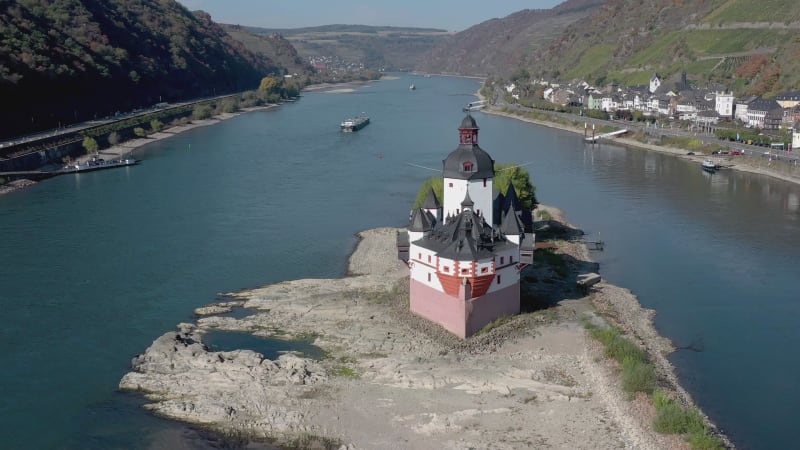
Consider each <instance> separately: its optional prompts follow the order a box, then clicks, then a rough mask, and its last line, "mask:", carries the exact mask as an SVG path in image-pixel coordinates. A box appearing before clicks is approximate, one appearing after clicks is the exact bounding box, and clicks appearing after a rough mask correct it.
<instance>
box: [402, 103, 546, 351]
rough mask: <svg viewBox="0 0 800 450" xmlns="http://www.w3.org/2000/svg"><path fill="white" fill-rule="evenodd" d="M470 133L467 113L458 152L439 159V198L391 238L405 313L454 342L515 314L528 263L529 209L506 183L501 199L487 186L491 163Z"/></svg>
mask: <svg viewBox="0 0 800 450" xmlns="http://www.w3.org/2000/svg"><path fill="white" fill-rule="evenodd" d="M478 129H479V128H478V125H477V124H476V122H475V119H474V118H473V117H472V116H471V115H470V114H469V112H467V116H466V117H465V118H464V119H463V120H462V122H461V126H460V127H459V129H458V132H459V144H458V148H456V149H455V150H453V151H452V152H451V153H450V154H449V155H448V156H447V158H445V159H444V161H443V170H442V177H443V178H444V193H443V197H444V198H442V200H441V203H440V202H439V199H437V198H436V194H435V193H434V192H433V190H432V189H431V190H430V191H429V192H428V194H427V198H426V199H425V202H424V203H423V205H422V206H421V207H419V208H416V209H414V210H413V211H412V212H411V218H410V222H409V225H408V230H407V232H400V233H398V240H397V248H398V257H399V258H400V259H401V260H403V261H404V262H405V263H406V265H408V268H409V277H410V280H409V282H410V308H411V312H413V313H414V314H416V315H418V316H420V317H423V318H425V319H427V320H430V321H431V322H434V323H437V324H439V325H441V326H442V327H444V328H445V329H446V330H448V331H449V332H451V333H453V334H455V335H456V336H459V337H461V338H466V337H468V336H470V335H472V334H475V333H476V332H477V331H478V330H480V329H481V328H483V327H484V326H485V325H486V324H488V323H489V322H492V321H493V320H495V319H497V318H499V317H502V316H509V315H512V314H517V313H519V311H520V272H521V271H522V269H523V268H525V266H527V265H529V264H531V263H532V262H533V249H534V235H533V233H531V232H526V229H528V230H530V228H531V220H530V217H531V214H530V211H524V210H523V209H522V207H521V203H520V201H519V198H518V197H517V194H516V191H515V190H514V187H513V185H510V186H509V188H508V191H507V192H506V195H502V194H501V193H500V192H499V191H498V190H497V189H495V187H494V185H493V181H494V176H495V170H494V160H493V159H492V158H491V156H489V154H488V153H487V152H486V151H484V150H483V149H481V148H480V146H478ZM526 224H527V225H526Z"/></svg>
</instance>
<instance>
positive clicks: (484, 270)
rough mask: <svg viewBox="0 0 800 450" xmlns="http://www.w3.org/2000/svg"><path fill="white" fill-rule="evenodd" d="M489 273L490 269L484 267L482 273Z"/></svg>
mask: <svg viewBox="0 0 800 450" xmlns="http://www.w3.org/2000/svg"><path fill="white" fill-rule="evenodd" d="M488 271H489V268H488V267H484V268H483V269H481V273H486V272H488Z"/></svg>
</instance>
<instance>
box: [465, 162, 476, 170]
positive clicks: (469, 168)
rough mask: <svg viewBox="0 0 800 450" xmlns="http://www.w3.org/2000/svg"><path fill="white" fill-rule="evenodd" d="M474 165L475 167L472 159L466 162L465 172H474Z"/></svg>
mask: <svg viewBox="0 0 800 450" xmlns="http://www.w3.org/2000/svg"><path fill="white" fill-rule="evenodd" d="M473 167H474V164H472V161H466V162H464V172H472V168H473Z"/></svg>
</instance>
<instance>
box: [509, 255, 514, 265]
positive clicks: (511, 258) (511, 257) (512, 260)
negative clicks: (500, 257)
mask: <svg viewBox="0 0 800 450" xmlns="http://www.w3.org/2000/svg"><path fill="white" fill-rule="evenodd" d="M508 263H509V264H513V263H514V256H513V255H512V256H509V257H508Z"/></svg>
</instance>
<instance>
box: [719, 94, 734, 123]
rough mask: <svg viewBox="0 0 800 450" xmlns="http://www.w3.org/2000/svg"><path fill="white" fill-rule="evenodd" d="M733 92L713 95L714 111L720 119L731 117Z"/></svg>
mask: <svg viewBox="0 0 800 450" xmlns="http://www.w3.org/2000/svg"><path fill="white" fill-rule="evenodd" d="M733 101H734V96H733V92H729V93H725V92H716V93H715V95H714V111H716V112H717V114H719V116H720V117H728V118H730V117H733Z"/></svg>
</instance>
